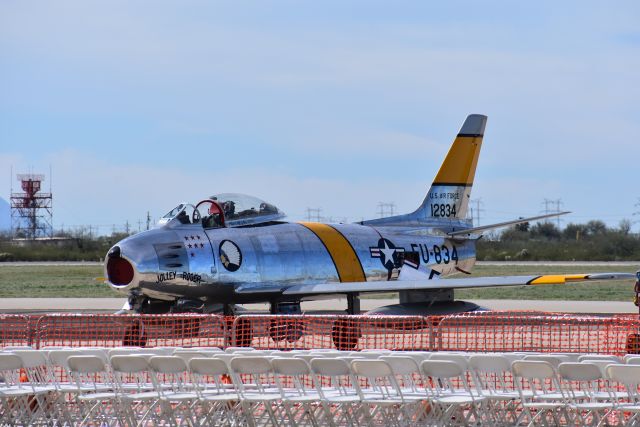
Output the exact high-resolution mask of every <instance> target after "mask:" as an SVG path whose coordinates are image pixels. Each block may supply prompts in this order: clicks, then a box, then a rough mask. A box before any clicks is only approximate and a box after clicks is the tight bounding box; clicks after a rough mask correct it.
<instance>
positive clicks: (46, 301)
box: [0, 298, 638, 314]
mask: <svg viewBox="0 0 640 427" xmlns="http://www.w3.org/2000/svg"><path fill="white" fill-rule="evenodd" d="M125 301H126V300H125V299H124V298H4V299H1V300H0V312H1V313H43V312H96V313H113V312H115V311H117V310H119V309H121V308H122V306H123V305H124V303H125ZM471 302H474V303H476V304H478V305H480V306H481V307H484V308H486V309H489V310H516V311H523V310H534V311H549V312H563V313H599V314H615V313H638V307H636V306H635V305H633V303H632V302H631V301H628V302H627V301H548V300H535V301H533V300H532V301H526V300H471ZM397 303H398V301H397V300H393V299H362V300H361V307H362V310H363V311H368V310H372V309H374V308H376V307H380V306H384V305H391V304H397ZM245 307H246V308H247V309H248V310H250V311H267V310H268V306H267V304H248V305H246V306H245ZM343 307H344V309H346V307H347V302H346V299H337V300H321V301H309V302H303V303H302V309H303V310H304V311H321V312H339V311H340V310H341V309H343Z"/></svg>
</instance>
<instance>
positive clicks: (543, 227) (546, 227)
mask: <svg viewBox="0 0 640 427" xmlns="http://www.w3.org/2000/svg"><path fill="white" fill-rule="evenodd" d="M530 234H531V237H534V238H536V237H538V238H545V239H548V240H559V239H560V230H559V229H558V227H556V225H555V224H554V223H552V222H539V223H537V224H535V225H534V226H533V227H531V230H530Z"/></svg>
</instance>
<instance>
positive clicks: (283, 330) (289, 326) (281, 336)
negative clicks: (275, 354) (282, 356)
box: [269, 318, 304, 343]
mask: <svg viewBox="0 0 640 427" xmlns="http://www.w3.org/2000/svg"><path fill="white" fill-rule="evenodd" d="M303 335H304V323H303V322H301V321H299V320H295V319H286V318H285V319H273V320H271V324H270V325H269V336H270V337H271V339H272V340H274V341H275V342H280V341H285V340H286V341H288V342H290V343H294V342H296V341H298V340H299V339H300V338H302V336H303Z"/></svg>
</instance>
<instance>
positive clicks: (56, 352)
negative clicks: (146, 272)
mask: <svg viewBox="0 0 640 427" xmlns="http://www.w3.org/2000/svg"><path fill="white" fill-rule="evenodd" d="M7 350H8V351H5V352H4V353H0V372H1V374H2V377H3V378H4V380H5V381H4V383H2V384H0V405H2V407H1V408H0V409H2V410H1V414H2V419H1V421H2V424H4V425H34V424H39V423H42V424H44V423H46V424H59V425H82V424H87V425H88V424H91V425H93V424H98V423H99V424H105V425H145V424H146V425H159V424H163V423H168V424H171V425H181V424H187V425H283V424H284V425H307V424H308V425H376V424H380V425H420V424H427V425H458V424H461V425H465V424H472V423H473V424H486V425H500V424H502V425H514V424H521V423H531V424H537V423H542V424H547V425H557V424H560V423H576V424H578V425H587V424H588V423H596V424H597V423H601V422H605V421H606V420H607V419H608V418H607V417H608V416H609V415H610V414H611V413H613V412H614V411H617V413H618V414H619V415H618V416H619V418H620V417H624V414H628V413H632V414H637V413H640V409H638V408H640V404H639V403H638V402H639V399H638V396H637V388H638V385H639V384H640V380H638V378H639V377H640V366H634V365H633V363H634V362H637V361H636V360H634V357H633V356H629V357H627V358H626V359H627V360H621V359H618V358H616V357H614V356H598V355H579V356H576V355H562V354H556V355H543V354H524V353H520V354H517V353H506V354H468V353H446V352H444V353H442V352H438V353H429V352H390V351H386V350H378V351H369V352H351V353H350V352H340V351H316V350H308V351H293V352H279V351H259V350H253V349H247V348H228V349H226V351H224V352H223V351H222V350H220V349H209V348H206V349H175V348H169V349H166V348H165V349H111V350H107V349H101V348H85V349H46V350H41V351H37V350H28V349H26V350H25V349H7ZM623 362H628V363H629V364H627V365H625V364H623ZM56 369H62V370H64V371H65V374H64V376H59V375H54V372H55V370H56ZM65 376H66V378H72V379H73V381H64V380H61V379H60V378H64V377H65ZM634 381H636V382H634ZM636 409H638V410H637V411H636ZM635 421H636V416H635V415H634V416H632V417H630V418H629V419H628V420H627V422H628V423H633V422H635Z"/></svg>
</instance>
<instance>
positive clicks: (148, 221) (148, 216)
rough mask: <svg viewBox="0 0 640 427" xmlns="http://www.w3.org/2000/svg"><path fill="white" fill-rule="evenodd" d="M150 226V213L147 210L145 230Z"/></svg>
mask: <svg viewBox="0 0 640 427" xmlns="http://www.w3.org/2000/svg"><path fill="white" fill-rule="evenodd" d="M150 226H151V214H150V213H149V211H147V230H148V229H149V227H150Z"/></svg>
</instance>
